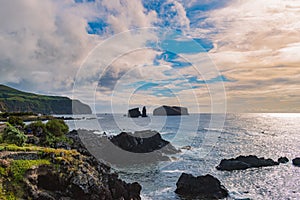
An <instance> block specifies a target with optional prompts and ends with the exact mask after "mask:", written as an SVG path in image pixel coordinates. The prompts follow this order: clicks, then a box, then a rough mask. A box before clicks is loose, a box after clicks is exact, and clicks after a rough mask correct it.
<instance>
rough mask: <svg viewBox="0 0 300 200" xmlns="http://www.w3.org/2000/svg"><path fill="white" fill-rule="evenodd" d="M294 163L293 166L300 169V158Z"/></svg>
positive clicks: (295, 159) (294, 160)
mask: <svg viewBox="0 0 300 200" xmlns="http://www.w3.org/2000/svg"><path fill="white" fill-rule="evenodd" d="M292 162H293V165H295V166H297V167H300V158H294V159H293V160H292Z"/></svg>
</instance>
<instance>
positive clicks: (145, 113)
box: [142, 106, 147, 117]
mask: <svg viewBox="0 0 300 200" xmlns="http://www.w3.org/2000/svg"><path fill="white" fill-rule="evenodd" d="M142 117H147V110H146V107H145V106H144V107H143V110H142Z"/></svg>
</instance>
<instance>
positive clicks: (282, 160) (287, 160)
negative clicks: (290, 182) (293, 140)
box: [277, 157, 289, 163]
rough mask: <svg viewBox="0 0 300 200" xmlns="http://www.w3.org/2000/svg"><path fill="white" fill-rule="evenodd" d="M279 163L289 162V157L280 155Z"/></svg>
mask: <svg viewBox="0 0 300 200" xmlns="http://www.w3.org/2000/svg"><path fill="white" fill-rule="evenodd" d="M277 162H278V163H287V162H289V159H288V158H287V157H280V158H278V160H277Z"/></svg>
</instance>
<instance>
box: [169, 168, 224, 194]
mask: <svg viewBox="0 0 300 200" xmlns="http://www.w3.org/2000/svg"><path fill="white" fill-rule="evenodd" d="M176 186H177V188H176V190H175V192H176V193H177V194H179V195H181V196H183V197H186V198H192V199H222V198H225V197H227V196H228V191H227V189H226V188H225V187H224V186H223V185H221V182H220V181H219V180H218V179H217V178H215V177H213V176H211V175H209V174H207V175H205V176H198V177H194V176H193V175H191V174H186V173H182V174H181V176H180V178H179V179H178V181H177V183H176Z"/></svg>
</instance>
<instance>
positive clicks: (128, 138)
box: [110, 130, 179, 154]
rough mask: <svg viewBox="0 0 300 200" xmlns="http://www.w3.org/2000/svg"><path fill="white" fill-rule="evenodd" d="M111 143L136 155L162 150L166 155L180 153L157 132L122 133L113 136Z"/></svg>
mask: <svg viewBox="0 0 300 200" xmlns="http://www.w3.org/2000/svg"><path fill="white" fill-rule="evenodd" d="M110 141H111V142H112V143H113V144H115V145H117V146H118V147H120V148H122V149H123V150H126V151H130V152H134V153H149V152H153V151H156V150H161V151H162V152H163V153H166V154H175V153H178V152H179V151H178V150H177V149H176V148H175V147H173V146H172V145H171V144H170V142H168V141H166V140H164V139H162V137H161V135H160V134H159V133H158V132H156V131H150V130H147V131H136V132H134V133H126V132H122V133H120V134H119V135H117V136H113V137H112V138H111V139H110Z"/></svg>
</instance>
